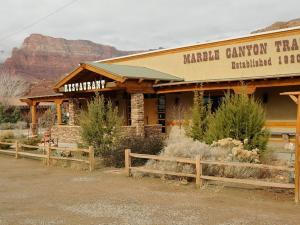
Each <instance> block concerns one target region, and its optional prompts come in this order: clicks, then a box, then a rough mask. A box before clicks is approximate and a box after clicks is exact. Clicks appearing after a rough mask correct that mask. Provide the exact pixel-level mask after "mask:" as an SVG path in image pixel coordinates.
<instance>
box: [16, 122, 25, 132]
mask: <svg viewBox="0 0 300 225" xmlns="http://www.w3.org/2000/svg"><path fill="white" fill-rule="evenodd" d="M15 128H16V129H20V130H23V129H26V128H28V124H27V122H25V121H18V122H17V123H16V124H15Z"/></svg>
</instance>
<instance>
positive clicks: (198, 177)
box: [196, 155, 202, 188]
mask: <svg viewBox="0 0 300 225" xmlns="http://www.w3.org/2000/svg"><path fill="white" fill-rule="evenodd" d="M201 176H202V164H201V156H200V155H197V156H196V187H197V188H200V187H201V186H202V179H201Z"/></svg>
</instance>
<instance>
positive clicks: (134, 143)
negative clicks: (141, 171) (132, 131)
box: [104, 136, 164, 167]
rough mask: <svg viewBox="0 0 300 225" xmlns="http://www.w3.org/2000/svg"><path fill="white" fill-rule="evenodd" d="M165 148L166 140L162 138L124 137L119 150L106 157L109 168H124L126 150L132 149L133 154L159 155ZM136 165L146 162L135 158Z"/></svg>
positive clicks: (119, 144) (114, 150) (118, 147)
mask: <svg viewBox="0 0 300 225" xmlns="http://www.w3.org/2000/svg"><path fill="white" fill-rule="evenodd" d="M163 147H164V140H163V138H162V137H161V136H151V137H141V136H123V137H122V138H121V139H120V141H119V143H118V146H117V148H114V149H113V150H112V151H110V152H109V154H107V155H105V156H104V157H105V158H106V160H105V162H106V165H107V166H115V167H123V166H124V150H125V149H130V150H131V152H134V153H141V154H150V155H156V154H158V153H159V152H160V151H161V150H162V149H163ZM132 163H133V164H134V165H142V164H144V163H145V160H142V159H136V158H133V160H132Z"/></svg>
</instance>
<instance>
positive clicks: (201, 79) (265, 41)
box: [21, 27, 300, 140]
mask: <svg viewBox="0 0 300 225" xmlns="http://www.w3.org/2000/svg"><path fill="white" fill-rule="evenodd" d="M242 87H243V88H242ZM242 89H246V90H245V91H246V92H247V94H251V95H254V96H255V97H257V98H260V99H261V101H262V103H263V106H264V108H265V110H266V116H267V123H266V126H267V127H270V128H271V130H272V133H273V135H275V136H276V135H279V136H280V135H281V134H284V133H287V134H290V135H292V134H294V133H295V130H294V128H295V120H296V107H295V104H294V103H293V102H292V101H291V100H289V99H288V98H287V97H285V96H280V95H279V94H280V93H281V92H287V91H299V89H300V27H295V28H290V29H284V30H276V31H271V32H265V33H258V34H251V35H247V36H243V37H236V38H229V39H224V40H219V41H212V42H206V43H197V44H192V45H186V46H182V47H176V48H170V49H162V50H156V51H150V52H144V53H139V54H134V55H129V56H124V57H118V58H111V59H106V60H101V61H94V62H82V63H80V65H79V66H78V67H77V68H75V69H74V70H73V71H72V72H71V73H69V74H68V75H66V76H65V77H64V78H63V79H62V80H60V81H59V82H58V83H57V84H56V85H55V86H54V87H53V90H54V91H55V94H51V95H44V96H27V97H24V98H22V99H21V101H23V102H26V103H27V104H28V105H29V106H30V107H31V117H32V126H31V127H32V132H33V133H35V132H36V128H37V122H38V118H37V116H36V107H37V105H38V104H39V103H41V102H53V103H55V104H56V111H57V125H56V126H55V127H53V133H54V134H56V135H57V136H59V137H60V138H64V137H63V136H64V135H63V134H68V135H69V136H74V137H76V136H77V135H78V112H79V111H80V110H81V109H84V108H85V107H86V103H87V101H88V100H89V99H90V98H92V97H93V96H94V95H95V92H100V93H101V94H103V95H104V96H105V97H107V98H109V99H111V100H112V102H113V104H115V105H116V106H118V108H119V113H120V115H121V116H123V118H124V129H125V130H127V131H128V132H130V133H134V134H137V135H142V136H143V135H146V136H147V135H152V134H154V133H160V132H162V133H164V132H168V131H169V130H170V127H171V126H174V125H180V124H181V123H182V121H183V120H184V117H185V116H184V115H186V114H187V112H188V110H189V109H190V108H191V106H192V103H193V94H194V91H195V90H202V91H204V93H205V95H206V96H210V98H211V99H212V100H213V106H214V107H217V105H218V103H219V100H220V98H221V97H222V96H224V93H225V92H227V91H231V92H234V93H240V92H241V90H242ZM66 103H67V108H68V110H67V111H68V115H69V121H68V124H63V121H62V110H61V107H62V105H63V104H66ZM71 134H72V135H71ZM73 134H74V135H73ZM75 140H76V138H75Z"/></svg>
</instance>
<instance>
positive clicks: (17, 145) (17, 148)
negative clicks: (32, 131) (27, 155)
mask: <svg viewBox="0 0 300 225" xmlns="http://www.w3.org/2000/svg"><path fill="white" fill-rule="evenodd" d="M18 152H19V142H18V141H16V159H18V158H19V156H18Z"/></svg>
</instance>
